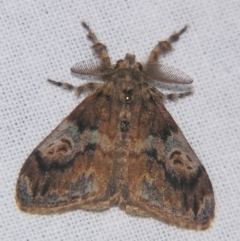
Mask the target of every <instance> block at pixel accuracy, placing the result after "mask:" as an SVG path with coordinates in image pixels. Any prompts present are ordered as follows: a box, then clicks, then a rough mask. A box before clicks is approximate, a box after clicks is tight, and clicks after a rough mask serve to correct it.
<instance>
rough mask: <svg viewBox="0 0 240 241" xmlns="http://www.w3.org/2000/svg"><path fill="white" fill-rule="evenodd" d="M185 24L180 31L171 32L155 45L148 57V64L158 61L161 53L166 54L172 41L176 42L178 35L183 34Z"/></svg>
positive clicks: (170, 47) (170, 48)
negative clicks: (166, 37) (165, 38)
mask: <svg viewBox="0 0 240 241" xmlns="http://www.w3.org/2000/svg"><path fill="white" fill-rule="evenodd" d="M187 27H188V26H187V25H185V26H184V27H183V28H182V29H181V30H180V31H178V32H175V33H173V34H172V35H171V36H170V37H169V38H168V39H167V40H164V41H160V42H158V44H157V45H156V46H155V48H154V49H153V50H152V51H151V53H150V56H149V58H148V62H147V63H148V64H154V63H157V62H158V57H159V56H160V55H162V54H166V53H167V52H169V51H171V50H172V43H173V42H176V41H177V40H178V39H179V37H180V35H181V34H183V33H184V32H185V31H186V29H187Z"/></svg>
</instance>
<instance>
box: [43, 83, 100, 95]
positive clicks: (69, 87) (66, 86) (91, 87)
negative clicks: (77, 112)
mask: <svg viewBox="0 0 240 241" xmlns="http://www.w3.org/2000/svg"><path fill="white" fill-rule="evenodd" d="M47 81H48V82H49V83H51V84H54V85H56V86H59V87H61V88H63V89H66V90H73V91H74V92H75V94H76V96H77V97H79V96H80V94H82V93H83V92H86V91H91V92H92V91H95V90H96V89H98V88H101V87H102V86H103V84H102V83H95V82H90V83H86V84H83V85H79V86H74V85H71V84H69V83H65V82H58V81H55V80H51V79H47Z"/></svg>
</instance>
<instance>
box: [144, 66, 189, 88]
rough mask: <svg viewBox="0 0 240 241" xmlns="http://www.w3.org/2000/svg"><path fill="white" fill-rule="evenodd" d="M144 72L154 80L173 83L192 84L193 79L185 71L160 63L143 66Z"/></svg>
mask: <svg viewBox="0 0 240 241" xmlns="http://www.w3.org/2000/svg"><path fill="white" fill-rule="evenodd" d="M143 72H144V73H145V74H146V75H147V76H149V77H150V78H151V79H153V80H158V81H161V82H164V83H172V84H191V83H192V82H193V79H192V78H191V77H190V76H189V75H187V74H185V73H184V72H183V71H181V70H179V69H177V68H174V67H172V66H168V65H163V64H160V63H153V64H147V65H145V66H143Z"/></svg>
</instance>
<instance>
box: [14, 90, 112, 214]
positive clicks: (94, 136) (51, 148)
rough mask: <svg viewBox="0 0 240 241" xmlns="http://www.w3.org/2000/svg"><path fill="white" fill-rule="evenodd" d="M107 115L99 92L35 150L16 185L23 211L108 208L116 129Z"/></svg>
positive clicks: (108, 113)
mask: <svg viewBox="0 0 240 241" xmlns="http://www.w3.org/2000/svg"><path fill="white" fill-rule="evenodd" d="M110 110H111V106H109V101H107V97H106V95H104V94H102V92H101V91H98V93H94V94H92V95H90V96H89V97H87V98H86V99H85V100H84V101H83V102H82V103H81V104H80V105H79V106H77V107H76V108H75V110H73V112H72V113H71V114H70V115H69V116H68V117H67V118H66V119H64V120H63V121H62V122H61V123H60V125H59V126H58V127H57V128H56V129H55V130H54V131H53V132H52V133H51V134H50V135H49V136H48V137H46V138H45V139H44V140H43V141H42V143H40V144H39V146H38V147H36V149H35V150H34V151H33V152H32V154H31V155H30V156H29V157H28V159H27V160H26V162H25V163H24V165H23V167H22V169H21V172H20V174H19V178H18V182H17V189H16V200H17V204H18V206H19V208H20V209H21V210H24V211H27V212H31V213H39V214H43V213H52V212H59V211H65V210H70V209H75V208H84V209H89V210H90V209H92V210H102V209H106V208H108V207H109V206H110V204H111V193H110V190H111V188H110V187H111V180H112V166H113V156H111V153H113V150H111V148H113V147H112V145H111V143H112V142H113V137H114V135H115V134H114V130H115V129H116V128H115V126H114V125H115V119H114V118H111V115H110ZM112 111H114V110H112ZM110 126H111V127H113V128H109V127H110Z"/></svg>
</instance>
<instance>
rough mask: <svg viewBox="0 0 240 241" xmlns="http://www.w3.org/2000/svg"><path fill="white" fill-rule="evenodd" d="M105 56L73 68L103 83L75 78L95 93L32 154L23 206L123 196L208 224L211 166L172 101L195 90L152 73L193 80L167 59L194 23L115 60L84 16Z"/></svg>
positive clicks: (171, 218)
mask: <svg viewBox="0 0 240 241" xmlns="http://www.w3.org/2000/svg"><path fill="white" fill-rule="evenodd" d="M82 25H83V27H84V28H85V29H86V30H87V32H88V33H87V36H88V38H89V40H90V41H91V42H92V44H93V46H92V49H93V52H94V54H96V55H97V56H98V58H99V62H98V63H95V62H92V61H82V62H79V63H76V64H75V65H73V66H72V68H71V71H72V72H73V73H77V74H82V75H92V76H98V77H99V78H100V79H101V80H102V83H93V82H90V83H87V84H83V85H80V86H74V85H71V84H69V83H62V82H58V81H55V80H51V79H48V81H49V82H50V83H51V84H54V85H56V86H59V87H61V88H63V89H67V90H73V91H74V92H75V94H76V95H77V96H79V95H80V94H82V93H83V92H91V93H90V94H89V95H88V96H87V97H86V98H85V99H84V100H83V101H82V103H80V104H79V105H78V106H77V107H76V108H75V109H74V110H73V111H72V112H71V113H70V114H69V115H68V116H67V117H66V118H65V119H64V120H63V121H62V122H61V123H60V124H59V126H57V127H56V129H55V130H54V131H53V132H52V133H51V134H50V135H49V136H48V137H46V138H45V139H44V140H43V141H42V142H41V143H40V144H39V145H38V146H37V147H36V149H35V150H34V151H33V152H32V154H31V155H30V156H29V157H28V159H27V160H26V162H25V164H24V165H23V167H22V169H21V172H20V174H19V178H18V182H17V188H16V201H17V204H18V206H19V208H20V209H21V210H23V211H27V212H30V213H38V214H49V213H55V212H63V211H67V210H73V209H77V208H82V209H86V210H96V211H99V210H105V209H108V208H110V207H111V206H116V205H118V206H119V207H120V208H121V209H122V210H124V211H125V212H126V213H129V214H133V215H140V216H152V217H154V218H157V219H159V220H162V221H164V222H166V223H169V224H172V225H177V226H179V227H183V228H188V229H196V230H204V229H207V228H209V227H210V224H211V221H212V219H213V217H214V207H215V202H214V194H213V189H212V186H211V182H210V180H209V178H208V175H207V172H206V171H205V168H204V167H203V165H202V164H201V162H200V160H199V159H198V157H197V156H196V154H195V153H194V151H193V150H192V148H191V147H190V145H189V143H188V142H187V140H186V139H185V137H184V135H183V133H182V132H181V130H180V129H179V127H178V126H177V124H176V123H175V121H174V120H173V118H172V117H171V115H170V114H169V113H168V111H167V110H166V108H165V106H164V102H165V101H166V100H170V101H176V100H177V99H179V98H184V97H186V96H189V95H191V94H192V93H193V91H186V92H182V93H171V94H163V93H162V92H160V91H159V90H158V89H157V88H156V87H155V86H154V85H153V84H152V82H153V81H155V83H156V81H159V82H163V83H170V84H191V83H192V81H193V80H192V78H191V77H190V76H188V75H187V74H185V73H184V72H182V71H181V70H178V69H176V68H173V67H170V66H167V65H164V64H162V63H159V62H158V58H159V57H160V56H161V55H163V54H166V53H167V52H169V51H170V50H172V49H173V47H172V43H173V42H176V41H177V40H178V39H179V37H180V35H182V34H183V33H184V32H185V31H186V29H187V26H185V27H184V28H182V29H181V30H180V31H178V32H176V33H174V34H172V35H171V36H170V37H169V38H167V39H166V40H165V41H159V42H158V44H157V45H156V46H155V47H154V48H153V50H152V51H151V53H150V55H149V57H148V60H147V62H146V63H139V62H136V61H135V55H133V54H126V56H125V58H124V59H120V60H118V61H117V62H116V63H115V64H112V63H111V61H110V57H109V55H108V52H107V47H106V46H105V45H104V44H102V43H101V42H99V40H98V39H97V37H96V35H95V34H94V33H93V31H92V30H91V29H90V27H89V26H88V25H87V24H86V23H85V22H83V23H82Z"/></svg>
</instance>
